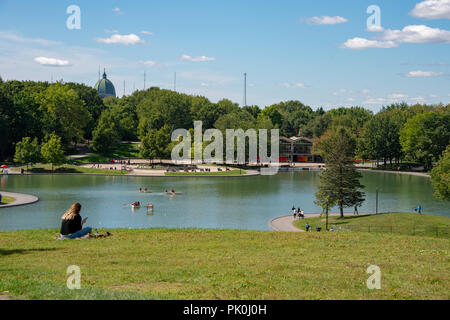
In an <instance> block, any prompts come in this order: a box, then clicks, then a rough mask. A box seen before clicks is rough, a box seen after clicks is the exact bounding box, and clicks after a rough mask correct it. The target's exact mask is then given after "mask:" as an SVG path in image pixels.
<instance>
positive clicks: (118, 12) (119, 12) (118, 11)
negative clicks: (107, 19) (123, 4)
mask: <svg viewBox="0 0 450 320" xmlns="http://www.w3.org/2000/svg"><path fill="white" fill-rule="evenodd" d="M112 11H114V12H115V13H117V14H125V12H123V11H122V10H120V8H117V7H116V8H114V9H113V10H112Z"/></svg>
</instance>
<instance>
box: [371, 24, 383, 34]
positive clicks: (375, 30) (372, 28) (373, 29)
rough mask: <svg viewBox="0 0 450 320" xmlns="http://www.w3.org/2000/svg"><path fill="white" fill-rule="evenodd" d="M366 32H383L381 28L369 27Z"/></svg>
mask: <svg viewBox="0 0 450 320" xmlns="http://www.w3.org/2000/svg"><path fill="white" fill-rule="evenodd" d="M367 31H369V32H383V31H384V28H383V27H382V26H377V25H371V26H369V27H367Z"/></svg>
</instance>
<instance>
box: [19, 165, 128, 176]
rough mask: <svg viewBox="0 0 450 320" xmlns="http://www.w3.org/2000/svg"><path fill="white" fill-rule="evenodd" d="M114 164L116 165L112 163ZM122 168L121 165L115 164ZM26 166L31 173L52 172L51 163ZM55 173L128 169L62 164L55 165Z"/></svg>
mask: <svg viewBox="0 0 450 320" xmlns="http://www.w3.org/2000/svg"><path fill="white" fill-rule="evenodd" d="M111 166H114V165H111ZM115 166H116V167H118V168H120V165H118V166H117V165H115ZM21 168H24V169H25V171H26V172H30V173H47V174H50V173H52V169H51V168H52V166H51V164H36V165H33V166H28V171H27V168H26V166H24V167H21ZM16 171H20V168H17V169H16ZM53 173H77V174H127V173H128V172H127V171H125V170H124V171H120V170H107V169H95V168H85V167H79V166H75V165H70V164H65V165H62V166H58V167H57V166H53Z"/></svg>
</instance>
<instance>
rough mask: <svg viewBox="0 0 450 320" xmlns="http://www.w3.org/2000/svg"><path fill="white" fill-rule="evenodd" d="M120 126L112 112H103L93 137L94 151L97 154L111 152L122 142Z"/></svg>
mask: <svg viewBox="0 0 450 320" xmlns="http://www.w3.org/2000/svg"><path fill="white" fill-rule="evenodd" d="M119 127H120V124H119V120H117V118H116V117H114V114H113V112H112V111H111V110H105V111H103V113H102V115H101V116H100V120H99V122H98V125H97V127H96V128H95V130H94V132H93V134H92V136H93V138H92V149H93V150H94V151H95V152H99V153H106V152H108V151H111V150H112V149H113V148H114V147H115V146H116V145H117V144H118V143H119V142H120V138H121V136H120V130H119Z"/></svg>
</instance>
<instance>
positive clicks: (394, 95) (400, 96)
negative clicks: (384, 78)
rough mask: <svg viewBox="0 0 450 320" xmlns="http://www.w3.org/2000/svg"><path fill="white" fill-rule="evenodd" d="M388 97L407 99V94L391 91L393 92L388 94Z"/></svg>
mask: <svg viewBox="0 0 450 320" xmlns="http://www.w3.org/2000/svg"><path fill="white" fill-rule="evenodd" d="M389 98H390V99H394V100H398V99H407V98H408V95H406V94H403V93H393V94H391V95H389Z"/></svg>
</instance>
